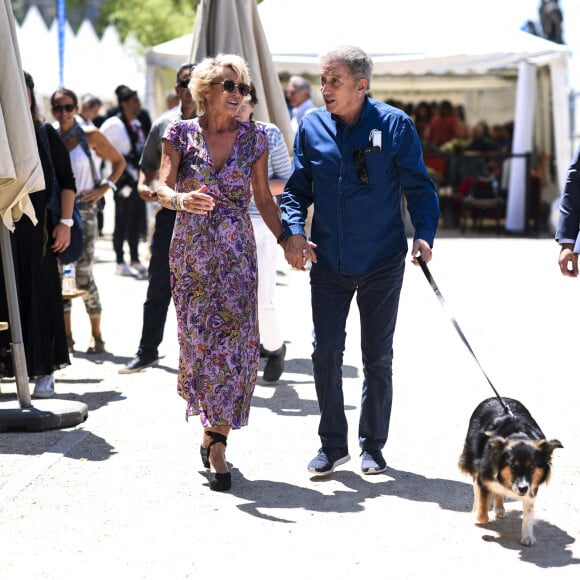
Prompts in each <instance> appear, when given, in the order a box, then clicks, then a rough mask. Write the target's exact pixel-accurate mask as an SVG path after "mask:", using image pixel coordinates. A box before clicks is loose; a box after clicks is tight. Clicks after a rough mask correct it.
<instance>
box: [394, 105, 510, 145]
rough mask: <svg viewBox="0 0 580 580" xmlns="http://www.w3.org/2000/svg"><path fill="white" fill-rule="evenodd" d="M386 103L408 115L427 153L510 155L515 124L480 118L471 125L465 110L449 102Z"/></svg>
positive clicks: (461, 106)
mask: <svg viewBox="0 0 580 580" xmlns="http://www.w3.org/2000/svg"><path fill="white" fill-rule="evenodd" d="M385 102H386V103H388V104H390V105H391V106H393V107H397V108H398V109H401V110H403V111H405V113H407V115H409V117H410V118H411V119H413V122H414V123H415V127H416V129H417V133H418V134H419V138H420V140H421V146H422V147H423V150H424V151H442V152H447V153H463V152H465V151H481V152H484V153H497V154H504V155H505V154H508V153H509V152H510V149H511V139H512V137H513V122H512V121H508V122H506V123H494V124H491V125H490V124H489V123H488V122H487V121H486V120H485V119H480V120H478V121H476V122H475V123H473V124H472V125H471V126H470V125H469V124H468V123H467V121H466V114H465V107H464V106H463V105H461V104H459V105H457V104H453V103H451V101H449V100H447V99H443V100H441V101H419V102H418V103H404V102H403V101H400V100H398V99H386V101H385Z"/></svg>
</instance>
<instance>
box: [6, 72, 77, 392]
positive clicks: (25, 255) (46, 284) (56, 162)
mask: <svg viewBox="0 0 580 580" xmlns="http://www.w3.org/2000/svg"><path fill="white" fill-rule="evenodd" d="M24 80H25V83H26V88H27V90H28V98H29V103H30V111H31V114H32V120H33V123H34V130H35V134H36V141H37V146H38V153H39V156H40V162H41V164H42V171H43V174H44V180H45V183H46V184H47V189H43V190H41V191H35V192H33V193H31V194H30V196H29V197H30V201H31V202H32V206H33V207H34V213H35V216H36V219H37V220H38V223H37V224H36V225H35V224H34V223H33V222H32V220H31V219H30V217H29V216H28V215H26V214H24V215H22V217H21V218H20V219H19V220H18V221H17V222H16V224H15V228H14V232H13V233H12V234H11V236H10V238H11V247H12V256H13V262H14V276H15V279H16V290H17V294H18V306H19V311H20V324H21V327H22V342H23V345H24V351H25V357H26V370H27V371H28V375H29V377H30V378H32V379H34V380H36V385H35V388H34V393H33V395H32V396H33V397H34V398H48V397H52V396H53V395H54V371H55V370H58V369H62V368H64V367H66V366H68V365H70V357H69V352H68V346H67V341H66V332H65V326H64V317H63V314H62V312H63V298H62V290H61V282H60V274H59V270H58V263H57V254H58V253H60V252H62V251H63V250H65V249H66V248H67V247H68V246H69V244H70V236H71V234H70V230H71V224H70V222H71V221H72V219H71V218H72V213H73V206H74V198H75V193H76V184H75V178H74V174H73V172H72V168H71V163H70V157H69V154H68V151H67V148H66V146H65V144H64V142H63V141H62V139H61V138H60V137H59V135H58V133H57V131H56V130H55V129H54V128H53V127H52V125H50V124H49V123H45V122H43V121H42V120H41V118H40V116H39V114H38V107H37V105H36V99H35V96H34V81H33V79H32V77H31V76H30V75H29V74H28V73H24ZM51 160H52V162H51ZM53 178H54V179H56V182H57V184H58V186H57V187H59V188H60V212H61V220H60V223H58V224H57V225H56V226H55V227H52V225H51V221H50V210H48V208H47V204H48V201H49V199H50V190H49V187H50V185H49V184H51V183H52V180H53ZM0 262H1V260H0ZM2 272H3V268H2V267H1V264H0V320H7V319H8V304H7V299H6V285H5V281H4V276H3V275H2ZM12 340H13V339H12V337H11V334H10V331H5V332H1V333H0V376H2V377H11V376H14V370H15V369H14V361H13V360H12V353H11V349H10V347H11V344H12Z"/></svg>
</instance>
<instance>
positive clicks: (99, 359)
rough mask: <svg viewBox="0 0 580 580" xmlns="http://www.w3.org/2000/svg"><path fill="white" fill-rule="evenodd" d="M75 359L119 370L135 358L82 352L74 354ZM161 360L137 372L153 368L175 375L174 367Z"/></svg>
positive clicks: (105, 353)
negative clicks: (105, 364) (108, 365)
mask: <svg viewBox="0 0 580 580" xmlns="http://www.w3.org/2000/svg"><path fill="white" fill-rule="evenodd" d="M75 358H77V359H83V360H86V361H89V362H92V363H95V364H96V365H102V364H104V363H111V364H114V365H117V366H118V367H119V368H121V367H123V366H125V365H126V364H127V363H128V362H129V361H132V360H133V359H134V358H135V357H134V356H116V355H114V354H113V353H110V352H102V353H98V354H87V353H82V352H75ZM162 358H163V357H162V356H161V357H159V359H160V362H158V363H157V364H156V365H154V366H153V367H147V368H146V369H143V371H139V372H145V371H147V370H149V368H154V369H160V370H162V371H166V372H168V373H171V374H174V375H176V374H177V369H176V368H175V367H170V366H167V365H164V364H161V359H162Z"/></svg>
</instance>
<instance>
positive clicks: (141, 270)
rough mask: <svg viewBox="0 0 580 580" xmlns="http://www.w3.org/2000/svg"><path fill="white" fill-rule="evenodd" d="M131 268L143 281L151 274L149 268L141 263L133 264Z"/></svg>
mask: <svg viewBox="0 0 580 580" xmlns="http://www.w3.org/2000/svg"><path fill="white" fill-rule="evenodd" d="M131 268H133V270H135V271H136V272H137V278H139V279H140V280H143V279H145V278H147V274H148V273H149V268H147V266H144V265H143V264H141V262H131Z"/></svg>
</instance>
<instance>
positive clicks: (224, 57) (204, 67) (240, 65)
mask: <svg viewBox="0 0 580 580" xmlns="http://www.w3.org/2000/svg"><path fill="white" fill-rule="evenodd" d="M226 68H230V69H232V70H233V71H234V73H235V74H236V75H237V77H238V83H244V84H246V85H249V84H250V82H251V80H252V79H251V77H250V69H249V67H248V63H247V62H246V61H245V60H244V59H243V58H242V57H241V56H239V55H237V54H221V53H220V54H218V55H216V56H212V57H208V58H204V59H203V60H202V61H201V62H200V63H199V64H197V65H195V68H194V69H193V71H192V74H191V81H190V83H189V88H190V90H191V94H192V96H193V98H194V100H195V103H196V105H197V114H198V115H199V116H200V117H201V116H202V115H203V114H204V113H205V96H204V95H203V91H205V90H206V89H207V88H208V87H209V86H210V85H211V83H212V82H214V81H215V79H216V78H218V77H220V76H221V75H222V73H223V70H224V69H226ZM248 99H249V96H247V97H244V100H245V101H247V100H248Z"/></svg>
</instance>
